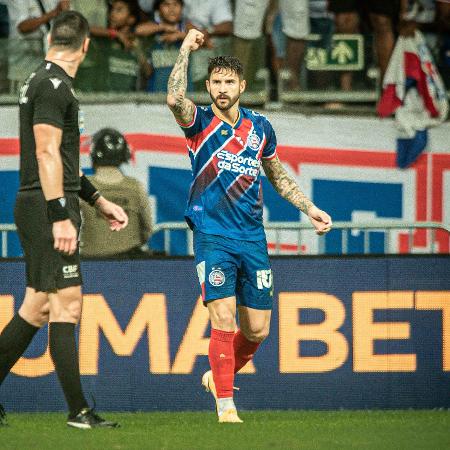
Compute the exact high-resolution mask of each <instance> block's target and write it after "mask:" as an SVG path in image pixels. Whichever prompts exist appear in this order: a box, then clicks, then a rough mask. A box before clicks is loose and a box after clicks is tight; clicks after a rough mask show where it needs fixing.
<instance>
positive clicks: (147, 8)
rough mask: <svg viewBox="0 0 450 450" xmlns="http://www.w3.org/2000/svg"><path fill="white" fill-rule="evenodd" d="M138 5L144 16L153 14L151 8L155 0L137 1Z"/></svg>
mask: <svg viewBox="0 0 450 450" xmlns="http://www.w3.org/2000/svg"><path fill="white" fill-rule="evenodd" d="M138 3H139V7H140V8H141V9H142V11H144V12H145V13H146V14H152V13H153V6H154V4H155V0H138ZM155 9H156V8H155Z"/></svg>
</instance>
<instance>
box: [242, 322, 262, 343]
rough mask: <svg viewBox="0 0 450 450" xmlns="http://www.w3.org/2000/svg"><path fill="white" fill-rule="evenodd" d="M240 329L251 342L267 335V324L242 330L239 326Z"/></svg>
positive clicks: (259, 340) (260, 339)
mask: <svg viewBox="0 0 450 450" xmlns="http://www.w3.org/2000/svg"><path fill="white" fill-rule="evenodd" d="M241 330H242V331H243V332H244V336H245V337H246V338H247V339H248V340H249V341H252V342H259V343H260V342H262V341H264V339H266V338H267V336H269V326H266V325H264V326H262V327H255V326H253V327H251V328H250V329H246V330H244V329H243V328H241Z"/></svg>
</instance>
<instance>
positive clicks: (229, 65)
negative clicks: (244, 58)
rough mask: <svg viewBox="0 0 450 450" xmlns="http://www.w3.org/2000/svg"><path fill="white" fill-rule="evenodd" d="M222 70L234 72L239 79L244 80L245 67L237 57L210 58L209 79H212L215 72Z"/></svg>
mask: <svg viewBox="0 0 450 450" xmlns="http://www.w3.org/2000/svg"><path fill="white" fill-rule="evenodd" d="M221 69H225V70H231V71H232V72H235V73H236V74H237V75H238V76H239V78H242V75H243V73H244V67H243V66H242V63H241V61H239V59H238V58H236V56H215V57H214V58H209V61H208V77H210V76H211V74H212V73H213V72H214V71H215V70H221Z"/></svg>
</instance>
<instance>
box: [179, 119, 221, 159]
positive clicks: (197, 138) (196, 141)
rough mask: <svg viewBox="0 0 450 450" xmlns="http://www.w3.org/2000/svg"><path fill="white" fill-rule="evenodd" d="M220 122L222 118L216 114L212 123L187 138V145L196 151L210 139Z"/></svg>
mask: <svg viewBox="0 0 450 450" xmlns="http://www.w3.org/2000/svg"><path fill="white" fill-rule="evenodd" d="M220 122H221V120H220V119H219V118H218V117H217V116H214V117H213V119H212V120H211V122H210V124H209V125H208V126H207V127H206V128H205V129H204V130H202V131H200V133H197V134H195V135H194V136H192V137H190V138H186V142H187V145H188V147H189V148H190V149H191V150H192V152H193V153H196V152H197V150H198V149H199V148H200V147H201V146H202V145H203V144H204V143H205V142H206V141H207V140H208V138H209V137H210V134H211V132H212V131H213V130H214V128H216V127H217V125H219V123H220Z"/></svg>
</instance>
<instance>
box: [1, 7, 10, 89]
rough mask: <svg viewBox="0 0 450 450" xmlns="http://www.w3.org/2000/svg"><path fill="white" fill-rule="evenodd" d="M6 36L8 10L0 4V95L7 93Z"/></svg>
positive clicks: (7, 33) (7, 31)
mask: <svg viewBox="0 0 450 450" xmlns="http://www.w3.org/2000/svg"><path fill="white" fill-rule="evenodd" d="M8 35H9V17H8V8H7V7H6V3H3V2H0V93H4V92H8V51H7V44H8V40H7V39H8Z"/></svg>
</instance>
